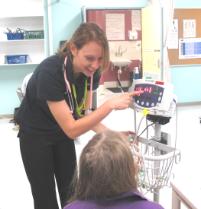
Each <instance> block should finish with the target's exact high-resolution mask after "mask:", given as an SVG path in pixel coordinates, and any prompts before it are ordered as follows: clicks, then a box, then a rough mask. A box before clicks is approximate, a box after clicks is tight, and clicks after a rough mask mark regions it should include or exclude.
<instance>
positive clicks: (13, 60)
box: [5, 54, 28, 64]
mask: <svg viewBox="0 0 201 209" xmlns="http://www.w3.org/2000/svg"><path fill="white" fill-rule="evenodd" d="M27 58H28V55H27V54H19V55H6V56H5V61H6V64H24V63H27Z"/></svg>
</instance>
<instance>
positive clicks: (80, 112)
mask: <svg viewBox="0 0 201 209" xmlns="http://www.w3.org/2000/svg"><path fill="white" fill-rule="evenodd" d="M66 63H67V56H66V57H65V60H64V70H63V73H64V81H65V85H66V92H67V95H68V98H69V106H70V111H71V113H73V111H74V110H75V111H76V113H77V115H78V116H79V117H81V116H83V110H84V109H85V104H86V97H87V79H86V80H85V83H84V96H83V98H82V101H81V102H80V104H79V105H78V102H77V92H76V88H75V85H74V84H72V92H71V87H70V83H69V81H68V78H67V67H66ZM92 87H93V76H91V81H90V98H89V99H90V100H89V101H90V109H92ZM73 97H74V100H75V104H74V100H73Z"/></svg>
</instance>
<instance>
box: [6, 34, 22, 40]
mask: <svg viewBox="0 0 201 209" xmlns="http://www.w3.org/2000/svg"><path fill="white" fill-rule="evenodd" d="M6 35H7V39H8V40H21V39H24V33H22V32H16V33H11V32H9V33H6Z"/></svg>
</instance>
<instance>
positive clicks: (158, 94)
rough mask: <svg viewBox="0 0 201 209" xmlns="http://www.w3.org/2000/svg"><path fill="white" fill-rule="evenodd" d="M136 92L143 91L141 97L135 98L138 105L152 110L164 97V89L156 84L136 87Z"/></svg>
mask: <svg viewBox="0 0 201 209" xmlns="http://www.w3.org/2000/svg"><path fill="white" fill-rule="evenodd" d="M135 90H136V91H143V93H142V94H140V95H139V96H135V102H136V104H137V105H139V106H141V107H146V108H152V107H155V106H156V105H157V103H160V102H161V100H162V97H163V91H164V88H163V87H161V86H158V85H155V84H149V83H141V84H136V85H135Z"/></svg>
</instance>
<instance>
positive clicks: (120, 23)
mask: <svg viewBox="0 0 201 209" xmlns="http://www.w3.org/2000/svg"><path fill="white" fill-rule="evenodd" d="M105 21H106V23H105V24H106V36H107V39H108V40H110V41H113V40H117V41H118V40H125V14H119V13H118V14H117V13H116V14H115V13H111V14H106V19H105Z"/></svg>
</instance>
